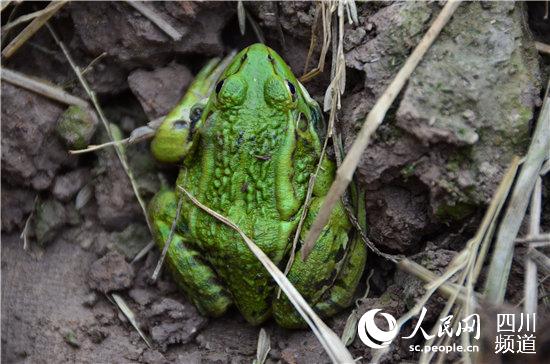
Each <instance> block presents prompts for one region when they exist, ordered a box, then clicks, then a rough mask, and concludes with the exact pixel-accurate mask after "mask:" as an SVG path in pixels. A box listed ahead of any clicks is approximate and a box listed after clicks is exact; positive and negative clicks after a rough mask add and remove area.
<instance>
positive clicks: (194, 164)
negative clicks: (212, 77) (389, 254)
mask: <svg viewBox="0 0 550 364" xmlns="http://www.w3.org/2000/svg"><path fill="white" fill-rule="evenodd" d="M320 115H321V114H320V110H319V107H318V105H317V104H316V103H315V102H314V101H313V100H312V99H311V98H310V97H309V95H307V92H306V91H305V89H304V88H303V87H302V86H301V85H300V84H299V83H298V81H297V80H296V78H295V77H294V75H293V74H292V72H291V71H290V69H289V68H288V66H287V65H286V64H285V62H284V61H283V60H282V59H281V58H280V57H279V56H278V55H277V54H276V53H275V52H274V51H273V50H272V49H270V48H268V47H266V46H264V45H261V44H255V45H252V46H250V47H248V48H246V49H244V50H243V51H241V52H240V53H239V54H237V55H236V56H235V58H234V59H233V61H232V62H231V63H230V64H229V66H228V67H227V69H226V70H225V72H224V73H223V75H222V76H221V78H220V81H219V82H218V83H217V85H216V87H215V90H214V91H213V92H212V94H211V96H210V97H209V99H208V103H207V104H206V106H205V108H204V111H203V113H202V116H201V118H200V120H198V121H197V122H196V124H195V125H193V123H192V122H188V123H187V125H186V126H182V123H180V122H178V123H177V124H178V125H174V124H176V123H175V121H174V120H175V119H176V118H169V119H167V120H168V121H167V122H165V125H163V127H161V128H164V129H162V130H163V133H162V135H157V136H156V137H155V140H154V141H153V146H154V147H153V148H152V150H153V153H154V154H155V156H156V157H157V158H158V159H160V160H163V161H174V160H175V159H180V160H181V161H182V163H183V167H182V169H181V172H180V174H179V177H178V180H177V184H178V185H180V186H182V187H183V188H185V189H186V190H187V191H189V192H190V193H191V194H192V195H193V196H195V197H196V198H197V199H198V200H199V201H201V202H202V203H203V204H205V205H206V206H208V207H210V208H211V209H213V210H215V211H217V212H219V213H221V214H223V215H225V216H226V217H228V218H229V219H230V220H232V221H233V222H235V223H236V224H237V225H238V226H239V227H240V228H241V229H242V230H243V231H244V232H245V233H246V234H247V235H248V236H249V237H250V238H251V239H252V240H254V242H255V243H256V244H257V245H258V246H259V247H260V248H261V249H262V250H263V251H264V252H265V253H266V254H267V255H268V256H269V258H270V259H271V260H272V261H273V262H274V263H275V264H278V265H279V267H281V268H282V269H284V266H285V265H286V261H287V259H288V255H289V253H290V249H291V246H292V240H293V237H294V234H295V232H296V229H297V226H298V222H299V219H300V215H301V213H302V209H303V204H304V201H305V196H306V192H307V187H308V180H309V176H310V174H311V173H313V172H314V170H315V167H316V164H317V162H318V160H319V157H320V151H321V145H320V141H319V137H318V135H317V133H316V130H315V127H316V124H317V123H318V122H319V121H320V117H321V116H320ZM170 128H173V129H174V132H175V133H178V135H180V137H179V138H180V140H182V141H181V142H180V143H179V146H174V144H173V141H174V139H173V138H171V137H170V132H169V129H170ZM181 135H185V138H183V139H182V138H181ZM165 144H168V145H165ZM333 174H334V166H333V164H332V163H331V162H330V161H328V159H327V158H323V166H322V169H321V171H320V173H319V175H318V178H317V182H316V184H315V186H314V189H313V199H312V203H311V207H310V209H309V212H308V214H307V218H306V220H305V224H304V227H303V229H302V232H301V234H302V236H301V237H302V239H303V238H304V237H305V236H304V235H305V232H306V231H307V230H308V229H309V226H310V224H311V223H312V222H313V220H314V219H315V215H316V213H317V210H318V209H319V207H320V206H321V204H322V200H323V198H324V196H325V195H326V192H327V190H328V188H329V186H330V183H331V182H332V180H333ZM180 195H181V191H180V190H179V189H177V188H176V191H175V193H174V192H172V191H167V190H164V191H161V192H159V193H158V194H157V195H156V196H155V198H154V199H153V200H152V202H151V204H150V207H149V213H150V217H151V221H153V225H154V228H155V241H156V243H157V245H158V246H159V247H162V246H163V245H164V243H165V241H166V240H167V238H168V235H169V233H170V227H171V224H172V221H173V219H174V217H175V215H176V209H177V201H178V199H179V197H180ZM183 198H184V200H183V204H182V209H181V214H180V219H179V221H178V223H177V227H176V231H175V234H174V237H173V240H172V243H171V246H170V249H169V250H168V254H167V259H168V262H169V265H170V267H171V270H172V272H173V274H174V277H175V279H176V281H177V282H178V284H180V286H181V288H182V289H183V290H184V291H185V292H186V294H187V296H188V298H190V299H191V300H192V301H193V302H194V304H195V305H196V306H197V307H198V308H199V310H200V311H201V312H202V313H203V314H206V315H209V316H219V315H221V314H223V313H224V312H225V311H226V309H227V308H228V306H230V305H231V304H232V303H234V304H235V305H236V306H237V308H238V309H239V311H240V312H241V313H242V315H243V316H244V317H245V319H246V320H247V321H248V322H250V323H251V324H260V323H262V322H263V321H265V320H266V319H267V318H269V317H270V316H271V315H273V316H274V317H275V319H276V321H277V322H278V323H279V324H280V325H281V326H283V327H289V328H295V327H302V326H304V322H303V321H302V319H301V318H300V316H299V314H298V313H297V312H296V311H295V310H294V308H293V307H292V305H291V304H290V303H289V301H288V299H287V298H286V297H285V295H284V294H281V296H280V298H278V299H277V298H276V297H275V283H274V282H273V280H272V279H271V277H270V275H269V273H268V272H267V271H266V270H265V269H264V268H263V266H262V265H261V263H260V262H259V261H258V260H257V259H256V258H255V257H254V255H253V254H252V252H250V250H249V249H248V248H247V246H246V244H245V243H244V242H243V241H242V239H241V238H240V236H239V235H238V234H237V233H236V232H235V231H234V230H232V229H231V228H229V227H227V226H225V225H224V224H222V223H220V222H218V221H217V220H215V219H214V218H213V217H211V216H210V215H208V214H207V213H205V212H203V211H202V210H200V209H199V208H197V207H196V206H195V205H193V204H192V202H190V201H189V200H188V199H186V198H185V196H184V197H183ZM350 228H351V224H350V222H349V220H348V218H347V216H346V214H345V212H344V208H343V206H341V205H338V206H337V207H336V208H335V209H334V212H333V213H332V216H331V218H330V221H329V224H328V225H327V227H326V228H325V230H324V232H323V233H322V234H321V237H320V239H319V241H318V242H317V243H316V245H315V248H314V250H313V251H312V253H311V255H310V257H309V258H308V260H307V261H305V262H304V261H302V260H301V258H300V254H299V252H298V253H297V254H296V259H295V261H294V263H293V265H292V267H291V270H290V272H289V274H288V278H289V280H290V281H291V282H292V283H293V284H294V285H295V287H296V288H297V289H298V290H299V291H300V293H301V294H302V295H303V296H304V298H305V299H306V300H307V301H308V302H309V303H310V304H311V305H312V306H313V307H314V309H316V310H317V311H318V312H319V314H321V315H322V316H328V315H332V314H334V313H336V312H337V311H339V310H340V309H341V308H343V307H346V306H348V305H349V304H350V302H351V300H352V298H353V294H354V292H355V289H356V286H357V283H358V281H359V279H360V277H361V274H362V272H363V268H364V265H365V259H366V251H365V247H364V246H363V244H361V243H359V242H357V241H355V240H349V238H348V233H349V231H350Z"/></svg>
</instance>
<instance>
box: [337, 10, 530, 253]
mask: <svg viewBox="0 0 550 364" xmlns="http://www.w3.org/2000/svg"><path fill="white" fill-rule="evenodd" d="M464 5H465V6H464V7H460V8H459V9H458V10H457V12H456V13H455V14H454V16H453V18H452V19H451V21H450V23H449V24H448V25H447V26H446V27H445V30H444V32H442V34H441V35H439V36H438V38H437V39H436V41H435V42H434V44H433V45H432V47H431V48H430V49H429V51H428V53H427V54H426V56H425V57H424V58H423V60H422V62H421V63H420V64H419V66H418V67H417V68H416V70H415V71H414V73H413V75H412V77H411V79H410V80H409V83H408V86H407V87H406V88H405V91H404V92H403V96H402V99H401V100H399V99H398V101H397V102H396V103H395V104H396V106H397V111H396V112H392V111H390V112H389V113H388V115H387V116H386V121H385V122H384V123H383V124H382V125H381V126H380V127H379V128H378V130H377V132H376V134H375V135H374V136H373V138H372V141H371V143H370V144H369V146H368V148H367V149H366V150H365V151H364V152H363V156H362V160H361V162H360V164H359V166H358V169H357V173H358V177H359V178H358V181H359V182H360V183H361V184H362V185H363V187H364V188H365V189H366V190H367V206H368V208H367V218H368V222H369V227H370V231H369V235H370V236H371V237H372V239H373V241H374V242H375V243H376V244H377V245H378V246H380V247H381V248H382V250H384V248H386V249H387V250H389V251H393V252H402V253H413V252H415V251H418V250H419V249H421V248H422V244H421V242H422V241H423V240H425V239H426V238H427V237H429V236H431V234H433V233H434V232H436V231H438V229H441V228H442V226H444V225H443V224H447V223H452V222H455V221H460V220H463V219H465V218H466V217H468V216H470V215H472V214H473V213H475V212H476V211H477V210H478V208H479V207H480V206H482V205H483V204H485V203H487V202H488V201H489V199H490V197H491V195H492V192H493V191H494V189H495V188H496V186H497V184H498V182H499V181H500V178H501V177H502V174H503V171H504V169H505V168H506V167H507V165H508V163H509V161H510V159H511V156H512V155H514V154H516V155H521V154H523V152H524V151H525V148H526V146H527V145H528V125H529V120H530V119H531V118H532V115H533V110H534V108H535V106H536V105H537V102H538V93H539V81H538V65H537V58H536V57H537V56H536V54H535V52H534V51H533V45H532V40H531V39H530V37H529V35H528V31H527V30H526V29H525V27H524V23H523V22H522V18H523V16H524V14H523V12H524V10H523V5H522V4H520V3H516V4H514V3H494V4H493V6H491V7H490V8H488V9H482V8H481V5H480V4H478V3H468V4H466V3H465V4H464ZM439 10H440V8H439V6H438V5H437V4H435V3H428V2H401V3H392V4H391V5H387V6H385V7H383V8H382V9H380V10H379V11H378V12H377V13H375V14H373V15H369V16H367V18H366V19H362V21H363V22H365V24H366V23H372V24H373V25H374V28H375V29H376V32H369V33H367V34H366V36H365V40H366V41H364V42H363V44H361V45H359V46H357V47H355V48H352V49H351V50H350V51H349V52H346V62H347V65H348V66H349V67H351V68H354V69H356V70H358V71H362V72H364V74H365V88H364V90H359V91H356V92H355V93H353V92H352V93H351V94H350V95H349V96H346V97H345V98H344V100H343V102H342V104H343V105H342V114H343V116H342V117H341V120H346V123H344V122H342V123H341V129H342V135H343V141H344V147H345V148H346V149H347V150H349V148H350V146H351V143H352V141H353V140H354V139H355V136H356V134H357V131H358V129H359V127H360V126H361V125H362V123H363V122H364V120H365V117H366V114H367V113H368V112H369V111H370V109H371V108H372V106H373V105H374V102H375V101H376V99H377V98H378V97H379V96H380V95H381V93H382V92H383V91H384V89H385V88H386V87H387V85H388V84H389V82H390V81H391V79H392V78H393V77H394V75H395V74H396V73H397V72H398V70H399V69H400V65H402V63H403V62H404V61H405V59H406V57H407V56H408V55H409V53H410V52H411V50H412V48H413V47H414V46H415V45H416V44H417V43H418V41H419V40H420V38H421V36H422V35H423V34H424V32H425V31H426V29H427V27H428V26H429V20H430V19H432V18H433V14H434V13H436V12H438V11H439ZM495 24H496V25H495ZM473 29H475V31H473ZM472 44H475V45H476V46H472ZM398 191H399V192H398ZM397 196H400V197H398V198H401V199H403V201H407V203H406V206H407V207H406V208H403V207H402V206H401V202H400V204H399V206H400V208H397V209H396V208H392V206H395V201H396V200H395V199H396V198H397Z"/></svg>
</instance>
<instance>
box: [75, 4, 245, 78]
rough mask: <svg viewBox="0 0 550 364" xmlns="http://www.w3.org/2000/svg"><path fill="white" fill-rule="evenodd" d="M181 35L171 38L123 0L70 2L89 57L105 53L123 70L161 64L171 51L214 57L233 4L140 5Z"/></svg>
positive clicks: (220, 43)
mask: <svg viewBox="0 0 550 364" xmlns="http://www.w3.org/2000/svg"><path fill="white" fill-rule="evenodd" d="M145 5H146V6H148V7H150V8H151V9H152V10H154V11H155V12H156V13H157V15H158V16H159V17H161V18H162V19H163V20H165V21H167V22H168V23H170V24H171V25H172V26H173V27H174V28H175V29H176V30H177V31H178V32H180V33H181V34H182V35H183V37H182V38H181V39H180V40H178V41H174V40H172V39H171V38H169V37H168V36H167V35H166V34H165V33H164V32H163V31H162V30H160V29H159V28H158V27H157V26H156V25H155V24H153V23H152V22H151V21H150V20H149V19H147V18H145V17H144V16H143V15H142V14H141V13H140V12H138V11H137V10H135V9H134V8H133V7H131V6H129V5H128V4H125V3H106V2H105V3H97V4H91V3H85V2H82V3H75V4H72V5H71V7H70V11H71V17H72V19H73V22H74V25H75V30H76V33H77V34H78V36H79V38H80V39H81V40H82V43H83V47H84V49H85V51H86V52H87V53H89V54H90V55H94V56H97V55H99V54H101V53H103V52H107V54H109V56H111V57H113V58H114V59H115V61H116V63H117V64H118V65H119V66H120V67H122V68H123V69H127V70H130V69H131V68H134V67H136V66H146V65H147V66H156V65H160V64H163V63H166V61H167V59H168V58H169V57H170V53H171V52H179V53H194V54H204V55H219V54H220V53H221V52H222V51H223V45H222V42H221V32H222V30H223V28H224V26H225V23H226V21H227V19H229V16H228V15H229V14H230V13H233V12H235V9H236V7H234V6H229V5H228V4H223V3H189V2H184V3H158V4H156V3H151V4H145Z"/></svg>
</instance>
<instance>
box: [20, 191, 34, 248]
mask: <svg viewBox="0 0 550 364" xmlns="http://www.w3.org/2000/svg"><path fill="white" fill-rule="evenodd" d="M37 202H38V195H36V197H35V198H34V202H33V203H32V210H31V213H30V214H29V217H27V220H25V226H24V227H23V231H22V232H21V235H20V236H19V237H20V238H21V239H23V250H27V249H28V248H29V241H28V240H29V239H28V235H29V227H30V225H31V221H32V218H33V217H34V211H35V210H36V203H37Z"/></svg>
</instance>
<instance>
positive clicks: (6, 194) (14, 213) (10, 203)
mask: <svg viewBox="0 0 550 364" xmlns="http://www.w3.org/2000/svg"><path fill="white" fill-rule="evenodd" d="M34 197H35V194H34V193H33V192H32V191H31V190H27V189H24V188H15V187H11V186H9V185H8V184H5V183H4V182H3V181H2V194H1V198H2V204H1V207H2V231H5V232H10V231H12V230H14V229H22V228H23V227H24V226H25V221H26V220H27V218H28V216H29V214H30V213H31V211H32V208H33V205H34Z"/></svg>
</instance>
